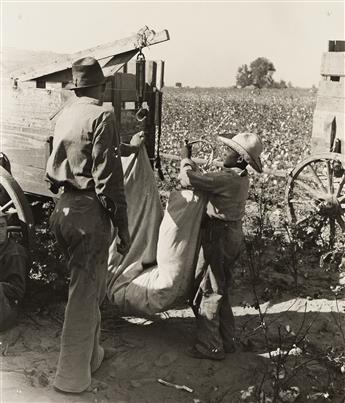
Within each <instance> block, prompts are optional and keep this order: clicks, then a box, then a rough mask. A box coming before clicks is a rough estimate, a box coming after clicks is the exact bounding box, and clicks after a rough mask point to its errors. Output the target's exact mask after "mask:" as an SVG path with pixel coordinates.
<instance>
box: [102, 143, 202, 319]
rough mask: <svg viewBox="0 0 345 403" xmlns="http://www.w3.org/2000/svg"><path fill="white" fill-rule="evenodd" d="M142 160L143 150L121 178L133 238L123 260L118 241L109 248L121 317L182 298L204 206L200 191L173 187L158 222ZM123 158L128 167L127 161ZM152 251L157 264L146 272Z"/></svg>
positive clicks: (111, 278)
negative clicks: (142, 179) (117, 248)
mask: <svg viewBox="0 0 345 403" xmlns="http://www.w3.org/2000/svg"><path fill="white" fill-rule="evenodd" d="M146 158H147V156H146V151H145V150H144V149H143V150H141V151H140V153H139V155H138V157H137V159H136V162H135V164H134V165H133V166H132V171H131V173H130V174H129V175H128V178H127V179H126V180H125V189H126V196H127V203H128V205H129V211H128V220H129V227H130V233H131V236H132V238H133V239H134V240H135V242H134V243H132V246H131V248H130V251H129V253H128V255H127V256H126V257H125V258H124V259H122V260H121V257H120V256H119V255H118V254H117V252H116V248H115V242H116V241H114V243H113V246H112V248H111V255H112V257H111V259H110V276H109V286H108V296H109V298H110V300H111V301H112V303H113V304H114V306H115V309H116V311H117V312H118V313H119V314H122V315H138V316H147V315H151V314H154V313H157V312H162V311H165V310H167V309H170V308H171V307H173V306H174V305H176V304H178V303H179V302H180V300H181V299H185V298H186V296H187V294H188V291H189V289H190V287H191V284H192V277H193V275H194V269H195V264H196V258H197V254H198V249H199V233H200V225H201V219H202V216H203V213H204V211H205V207H206V198H205V196H203V195H202V194H198V193H196V192H193V191H192V190H181V191H173V192H171V194H170V197H169V201H168V204H167V207H166V210H165V213H164V217H163V220H162V221H161V219H160V216H159V214H157V212H156V209H157V201H155V200H157V195H158V190H157V186H156V183H155V179H154V176H153V174H152V169H151V166H150V164H149V161H148V159H146ZM123 162H124V163H125V164H124V170H125V171H126V167H128V165H126V163H127V162H126V161H123ZM147 171H149V172H150V173H148V172H147ZM142 175H143V176H144V177H145V178H146V182H145V185H143V182H141V179H140V178H141V176H142ZM129 178H132V180H129ZM144 189H146V190H150V192H152V193H149V192H146V191H144ZM143 191H144V195H145V197H143V195H142V193H143ZM150 194H151V196H150ZM138 195H141V197H139V196H138ZM153 195H154V196H153ZM151 197H153V200H151ZM158 198H159V195H158ZM133 202H135V207H134V206H133ZM139 212H140V214H139ZM158 229H159V233H158ZM133 231H134V232H133ZM148 231H150V234H148ZM150 236H151V238H150ZM157 238H158V244H157ZM132 249H133V250H132ZM154 252H157V253H156V254H155V257H157V264H156V265H154V266H152V267H150V268H148V269H146V270H145V269H144V267H143V264H144V263H149V262H150V261H152V258H153V253H154ZM144 256H145V259H144ZM148 257H149V258H148Z"/></svg>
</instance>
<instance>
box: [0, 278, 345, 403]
mask: <svg viewBox="0 0 345 403" xmlns="http://www.w3.org/2000/svg"><path fill="white" fill-rule="evenodd" d="M314 275H315V279H318V284H320V283H321V284H322V278H321V280H320V275H317V273H314ZM311 277H312V276H311ZM311 277H309V280H310V281H309V284H310V285H311V287H312V285H313V279H312V278H311ZM324 280H325V284H326V288H327V289H329V281H327V276H324ZM235 289H236V292H235V295H234V306H235V308H234V313H235V316H236V320H237V322H236V325H237V335H238V343H237V351H236V352H235V353H233V354H227V356H226V359H225V360H224V361H220V362H215V361H210V360H198V359H194V358H191V357H189V356H188V355H187V354H186V351H187V350H188V348H189V347H190V346H191V345H192V343H193V336H194V332H195V319H194V317H193V314H192V312H191V310H190V309H187V308H185V309H180V310H171V311H168V312H166V313H164V314H161V315H157V316H156V317H155V318H151V319H152V320H151V319H150V320H147V319H140V318H120V317H116V316H115V315H114V314H113V312H112V308H111V306H109V305H106V306H104V307H103V322H102V329H103V331H102V341H103V344H104V346H109V347H114V348H116V349H117V353H116V354H115V356H114V357H113V358H112V359H110V360H108V361H106V362H105V363H103V364H102V366H101V368H100V369H99V370H98V371H97V372H96V373H95V374H94V379H95V380H98V381H100V384H99V385H98V387H97V388H95V389H94V390H93V392H88V393H83V394H80V395H71V394H60V393H57V392H56V391H54V389H53V387H52V382H53V379H54V374H55V370H56V364H57V359H58V352H59V337H60V334H61V327H62V321H63V309H64V308H63V304H58V305H52V306H47V307H45V308H43V309H40V310H38V311H36V312H32V311H30V310H27V311H24V312H23V314H22V315H21V317H20V321H19V324H18V326H17V327H15V328H14V329H12V330H10V331H8V332H5V333H2V334H1V335H0V337H1V349H2V356H1V367H0V370H1V376H0V390H1V395H0V401H1V402H2V403H7V402H16V403H24V402H30V403H32V402H35V403H39V402H42V403H48V402H49V403H50V402H68V403H69V402H71V403H72V402H116V403H120V402H121V403H122V402H133V403H134V402H135V403H136V402H143V403H144V402H150V403H154V402H157V403H162V402H178V403H182V402H191V403H198V402H200V403H201V402H203V403H217V402H229V403H236V402H243V401H245V402H257V401H262V402H269V401H272V400H270V398H269V396H271V395H272V393H273V388H274V387H273V384H274V379H275V378H274V376H275V375H274V372H275V370H276V368H277V367H276V364H274V358H273V357H274V351H277V348H278V347H279V346H280V347H281V349H284V346H288V345H290V347H291V340H292V343H293V341H294V340H295V341H296V340H297V339H301V340H300V341H299V342H298V349H295V350H296V351H297V352H296V353H295V354H290V355H289V358H288V359H287V360H286V362H285V363H284V365H283V367H284V368H281V369H280V370H278V372H281V373H279V374H278V375H279V379H280V382H281V385H282V387H283V386H284V385H285V386H284V387H285V388H286V390H288V389H289V388H290V391H291V386H296V387H297V388H298V392H299V396H298V397H297V399H296V398H294V397H291V394H290V395H289V393H288V392H286V394H285V395H282V399H281V400H277V401H283V402H293V401H296V402H309V401H314V402H324V401H326V402H335V403H340V402H344V401H345V400H344V399H345V397H344V396H345V394H344V385H345V382H344V378H345V374H344V373H343V372H345V371H343V369H344V368H343V369H342V368H341V365H342V364H341V359H342V357H343V355H342V354H343V352H344V333H343V329H344V317H345V302H344V299H342V300H338V301H336V300H335V299H334V298H332V294H329V293H328V294H327V295H326V294H325V292H324V293H323V295H322V298H321V297H318V298H313V297H311V296H308V295H307V296H297V297H296V296H294V295H292V293H291V295H290V296H286V295H284V297H281V296H280V297H279V298H272V300H270V301H268V302H265V303H263V304H261V305H260V309H261V312H264V313H265V323H266V324H267V332H266V337H265V333H264V332H263V330H262V326H261V327H260V317H259V314H258V312H259V311H258V309H257V308H258V307H257V306H255V301H254V300H253V297H252V293H251V292H250V290H249V289H248V285H246V284H242V285H238V286H237V287H236V288H235ZM319 289H320V286H319ZM311 292H312V291H311ZM278 329H279V330H278ZM305 329H307V330H305ZM267 337H268V339H267ZM289 343H290V344H289ZM269 351H271V358H270V357H269ZM339 357H340V359H339ZM159 379H162V380H164V381H167V382H171V383H173V384H176V385H185V386H187V387H188V388H190V390H189V391H188V390H185V389H176V388H174V387H171V386H166V385H163V384H161V383H160V382H159V381H158V380H159ZM285 381H286V382H285ZM284 382H285V383H284ZM260 386H261V389H262V391H261V394H260V393H259V392H260ZM254 387H255V388H254ZM255 391H256V392H255ZM258 391H259V392H258ZM255 393H256V395H255ZM260 396H261V397H260ZM289 396H290V400H289ZM284 399H285V400H284Z"/></svg>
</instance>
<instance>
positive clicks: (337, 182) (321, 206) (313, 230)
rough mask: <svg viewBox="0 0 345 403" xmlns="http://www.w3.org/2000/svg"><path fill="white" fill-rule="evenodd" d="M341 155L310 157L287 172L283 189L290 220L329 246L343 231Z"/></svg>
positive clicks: (344, 196) (344, 164)
mask: <svg viewBox="0 0 345 403" xmlns="http://www.w3.org/2000/svg"><path fill="white" fill-rule="evenodd" d="M344 185H345V156H344V155H342V154H336V153H324V154H317V155H314V156H311V157H309V158H307V159H305V160H304V161H302V162H301V163H300V164H298V165H297V166H296V168H295V169H293V170H292V171H291V173H290V174H289V179H288V183H287V187H286V192H285V199H286V205H287V216H288V219H289V220H290V222H292V223H294V224H295V225H296V226H297V227H299V228H304V229H306V232H307V233H308V234H309V235H310V237H313V236H314V237H315V236H318V237H320V238H321V239H322V240H323V241H324V243H328V244H329V246H330V247H331V248H333V246H334V243H335V241H336V240H338V239H340V238H343V236H344V234H345V219H344V218H345V217H344V216H345V191H344V188H345V186H344Z"/></svg>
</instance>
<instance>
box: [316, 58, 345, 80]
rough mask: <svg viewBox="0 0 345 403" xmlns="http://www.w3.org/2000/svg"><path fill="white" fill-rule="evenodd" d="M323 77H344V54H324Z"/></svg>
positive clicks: (322, 60) (322, 63) (322, 61)
mask: <svg viewBox="0 0 345 403" xmlns="http://www.w3.org/2000/svg"><path fill="white" fill-rule="evenodd" d="M321 75H327V76H344V75H345V53H344V52H327V53H323V55H322V59H321Z"/></svg>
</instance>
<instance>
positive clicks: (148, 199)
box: [108, 148, 163, 302]
mask: <svg viewBox="0 0 345 403" xmlns="http://www.w3.org/2000/svg"><path fill="white" fill-rule="evenodd" d="M121 161H122V167H123V171H124V185H125V194H126V200H127V213H128V227H129V233H130V235H131V247H130V250H129V252H128V253H127V255H126V256H125V257H123V256H122V255H120V254H119V253H118V252H117V250H116V243H119V242H120V241H119V239H118V238H117V237H116V234H114V237H113V242H112V244H111V246H110V249H109V261H108V297H109V299H110V301H112V302H114V295H115V294H116V292H117V291H118V290H120V289H122V288H123V287H125V286H126V285H127V284H128V283H130V282H131V281H132V280H133V278H135V277H136V276H137V275H139V274H140V273H141V272H142V271H143V266H148V265H153V264H155V263H156V255H157V242H158V231H159V226H160V223H161V221H162V217H163V209H162V205H161V202H160V197H159V193H158V189H157V185H156V182H155V178H154V174H153V171H152V168H151V164H150V161H149V158H148V156H147V153H146V150H145V148H141V149H140V151H139V153H138V154H137V155H134V154H132V155H130V156H129V157H122V158H121Z"/></svg>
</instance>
